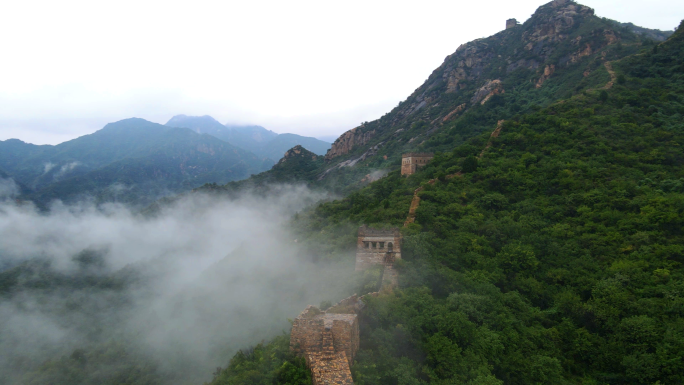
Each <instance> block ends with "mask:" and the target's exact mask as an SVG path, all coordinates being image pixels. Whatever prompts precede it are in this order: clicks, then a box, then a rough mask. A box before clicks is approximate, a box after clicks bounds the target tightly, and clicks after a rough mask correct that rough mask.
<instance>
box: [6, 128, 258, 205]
mask: <svg viewBox="0 0 684 385" xmlns="http://www.w3.org/2000/svg"><path fill="white" fill-rule="evenodd" d="M270 166H271V163H270V162H264V161H263V159H261V158H260V157H258V156H256V155H255V154H253V153H250V152H249V151H245V150H243V149H241V148H238V147H235V146H232V145H230V144H229V143H226V142H225V141H222V140H220V139H218V138H216V137H214V136H211V135H204V134H197V133H196V132H193V131H192V130H190V129H187V128H176V127H168V126H164V125H161V124H157V123H152V122H148V121H146V120H144V119H138V118H131V119H125V120H122V121H119V122H116V123H110V124H107V125H106V126H105V127H104V128H103V129H101V130H99V131H97V132H95V133H93V134H91V135H85V136H82V137H80V138H77V139H74V140H71V141H68V142H65V143H62V144H59V145H56V146H36V145H32V144H28V143H24V142H22V141H19V140H16V139H11V140H6V141H0V167H1V168H2V169H3V170H5V171H6V172H7V174H9V175H10V176H11V177H12V178H13V179H15V180H16V181H17V182H19V183H21V184H23V185H26V186H28V187H29V188H30V189H31V190H33V191H32V192H31V193H30V194H28V197H29V198H32V199H34V200H36V201H38V202H47V201H49V200H52V199H56V198H59V199H67V200H69V199H75V198H76V197H78V196H82V195H86V194H87V195H92V196H95V197H96V198H98V199H100V200H119V201H125V202H140V203H144V202H147V201H149V200H153V199H156V198H159V197H160V196H163V195H167V194H170V193H178V192H180V191H184V190H188V189H191V188H193V187H196V186H199V185H202V184H204V183H219V182H222V183H226V182H229V181H232V180H238V179H243V178H246V177H248V176H249V175H250V174H253V173H258V172H260V171H264V170H266V169H268V168H270Z"/></svg>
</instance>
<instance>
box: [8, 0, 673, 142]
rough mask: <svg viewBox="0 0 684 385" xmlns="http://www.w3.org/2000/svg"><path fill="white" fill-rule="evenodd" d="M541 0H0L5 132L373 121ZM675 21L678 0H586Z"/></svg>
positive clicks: (667, 24)
mask: <svg viewBox="0 0 684 385" xmlns="http://www.w3.org/2000/svg"><path fill="white" fill-rule="evenodd" d="M543 3H544V1H543V0H542V1H538V0H537V1H530V0H518V1H510V0H508V1H467V2H465V1H454V0H452V1H437V0H434V1H431V0H422V1H411V2H403V1H396V0H393V1H370V0H365V1H355V0H348V1H337V2H331V1H320V0H319V1H293V0H290V1H282V0H280V1H255V0H252V1H239V2H238V1H197V0H195V1H185V2H180V1H170V0H165V1H144V0H135V1H127V0H126V1H110V2H105V1H93V0H89V1H72V0H62V1H27V0H23V1H9V0H8V1H4V2H2V4H1V5H0V53H1V55H0V140H4V139H9V138H18V139H21V140H24V141H27V142H30V143H36V144H56V143H60V142H63V141H65V140H69V139H73V138H75V137H78V136H81V135H85V134H89V133H92V132H94V131H97V130H98V129H100V128H102V127H103V126H104V125H105V124H107V123H108V122H113V121H117V120H120V119H125V118H129V117H139V118H144V119H147V120H150V121H153V122H158V123H162V124H163V123H166V121H167V120H168V119H170V118H171V117H172V116H173V115H177V114H186V115H211V116H213V117H214V118H216V119H217V120H218V121H220V122H221V123H250V124H259V125H262V126H264V127H266V128H268V129H271V130H273V131H275V132H279V133H283V132H293V133H298V134H301V135H306V136H316V137H321V136H330V135H339V134H340V133H342V132H344V131H346V130H348V129H350V128H353V127H355V126H357V125H358V124H359V123H361V122H362V121H366V120H373V119H376V118H379V117H380V116H382V115H383V114H384V113H386V112H388V111H389V110H390V109H391V108H392V107H394V106H395V105H396V104H397V103H398V102H399V101H401V100H404V99H405V98H406V97H407V96H409V95H410V94H411V92H413V90H415V89H416V88H417V87H419V86H420V85H421V84H422V83H423V81H425V79H427V77H428V76H429V75H430V73H431V72H432V71H433V70H434V69H435V68H437V67H438V66H439V65H440V64H441V63H442V61H443V60H444V58H445V57H446V56H447V55H449V54H451V53H453V52H454V51H455V50H456V48H457V47H458V46H459V45H460V44H462V43H465V42H468V41H471V40H473V39H476V38H480V37H487V36H490V35H493V34H495V33H497V32H499V31H500V30H502V29H504V26H505V20H506V19H508V18H511V17H514V18H517V19H518V21H520V22H523V21H525V20H527V19H528V18H529V16H530V15H531V14H532V13H533V12H534V11H535V9H536V8H537V7H538V6H540V5H542V4H543ZM580 3H582V4H585V5H587V6H590V7H592V8H594V9H595V11H596V14H597V15H598V16H604V17H608V18H611V19H615V20H619V21H623V22H628V21H631V22H633V23H635V24H637V25H640V26H643V27H647V28H656V29H661V30H672V29H674V27H676V26H677V25H679V22H680V20H681V19H682V18H684V1H681V0H649V1H648V2H646V1H643V0H620V1H618V0H586V1H580Z"/></svg>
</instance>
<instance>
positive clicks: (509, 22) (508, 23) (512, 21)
mask: <svg viewBox="0 0 684 385" xmlns="http://www.w3.org/2000/svg"><path fill="white" fill-rule="evenodd" d="M517 25H518V20H515V19H508V20H506V29H510V28H513V27H515V26H517Z"/></svg>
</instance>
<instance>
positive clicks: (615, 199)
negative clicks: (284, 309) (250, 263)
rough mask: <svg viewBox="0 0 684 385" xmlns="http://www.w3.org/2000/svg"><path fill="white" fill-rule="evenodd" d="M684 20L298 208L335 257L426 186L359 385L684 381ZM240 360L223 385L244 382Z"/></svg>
mask: <svg viewBox="0 0 684 385" xmlns="http://www.w3.org/2000/svg"><path fill="white" fill-rule="evenodd" d="M683 26H684V22H683V23H682V25H681V26H680V28H679V29H678V30H677V31H676V32H675V33H674V34H673V36H672V37H671V38H670V39H669V40H668V41H667V42H665V43H662V44H659V45H657V46H653V47H650V48H649V49H648V51H644V52H641V53H639V54H637V55H633V56H630V57H627V58H625V59H623V60H620V61H616V62H614V63H613V66H612V68H613V69H614V71H615V83H614V84H613V83H608V84H606V86H604V87H600V88H598V89H595V90H585V91H584V92H581V93H579V94H577V95H575V96H574V97H572V98H570V99H565V100H562V101H561V102H559V103H555V104H552V105H549V106H547V107H545V108H540V109H536V110H533V111H530V112H527V113H524V114H521V113H519V114H517V115H513V116H511V118H510V119H508V120H507V121H506V122H504V123H503V124H502V126H501V130H500V132H499V133H498V134H499V135H498V137H491V136H490V134H491V133H492V131H493V130H494V129H495V127H496V125H495V124H492V125H491V126H489V128H488V130H487V131H486V132H483V133H481V134H477V135H474V136H472V137H471V138H470V139H468V140H467V141H465V143H463V144H460V145H458V146H455V147H453V148H452V149H450V150H449V151H444V152H441V153H438V154H437V156H436V157H435V159H434V160H433V161H432V162H431V163H430V164H429V165H428V166H426V167H425V168H423V169H421V170H420V171H419V172H418V173H416V174H414V175H412V176H410V177H408V178H404V177H401V176H400V175H399V174H398V172H397V171H395V172H392V173H390V174H389V175H388V176H387V177H386V178H383V179H380V180H379V181H376V182H373V183H372V184H371V185H370V186H368V187H366V188H364V189H362V190H359V191H357V192H354V193H352V194H350V195H349V196H348V197H346V198H344V199H341V200H338V201H334V202H330V203H324V204H321V205H319V206H318V207H316V208H315V209H313V210H311V211H309V212H306V213H302V214H300V215H299V216H298V217H297V218H296V219H295V220H294V221H293V227H294V228H296V229H298V230H297V231H298V232H299V234H298V239H299V241H300V242H302V243H304V244H307V245H309V246H310V247H312V248H315V249H317V250H320V251H322V252H323V253H324V254H325V252H326V250H328V251H329V250H332V249H335V248H342V249H344V248H349V247H352V246H353V242H354V238H353V234H348V231H349V230H348V229H349V228H350V227H352V228H353V226H355V225H360V224H372V225H375V226H386V225H397V226H398V225H402V224H403V222H404V220H405V219H406V216H407V213H408V211H409V205H410V201H411V199H412V196H413V195H414V191H416V189H417V188H418V187H421V186H422V190H421V191H419V192H418V193H417V194H418V196H419V197H420V206H419V208H418V209H417V211H416V216H415V222H414V223H412V224H409V225H408V226H407V227H404V228H403V230H402V232H403V235H404V240H403V245H402V257H403V261H402V262H401V263H398V264H397V265H395V266H396V268H397V269H398V270H399V272H400V275H399V288H398V289H395V290H394V291H392V292H386V293H384V294H381V295H380V296H378V297H377V298H371V299H369V300H367V308H366V309H365V310H364V312H363V313H362V315H361V337H360V340H361V349H360V351H359V353H358V354H357V358H356V360H355V363H354V365H353V366H352V372H353V374H354V381H355V383H356V384H423V383H434V384H454V383H459V384H460V383H462V384H608V383H610V384H656V383H658V384H679V383H682V382H683V381H684V377H683V373H684V364H683V362H684V361H683V360H682V355H683V354H684V297H683V296H682V293H684V286H683V283H682V282H684V281H683V279H684V268H683V266H682V263H684V247H683V246H682V245H683V244H684V231H683V229H684V221H683V218H684V171H683V170H684V168H683V166H684V154H683V153H682V151H681V148H680V145H679V144H680V143H682V142H684V126H683V125H682V122H681V116H682V114H684V65H683V64H682V63H684V28H682V27H683ZM606 80H608V79H606ZM500 103H502V104H501V106H500V107H501V108H509V107H510V104H509V103H515V100H507V99H503V100H502V101H500ZM428 181H430V183H428ZM345 242H347V243H349V244H346V243H345ZM349 258H353V255H349ZM374 289H375V288H374V287H370V288H368V290H369V291H372V290H374ZM277 344H278V342H277V341H276V342H275V345H274V346H273V347H270V346H268V345H266V346H262V347H260V348H259V349H262V350H265V351H269V349H271V350H275V349H277ZM250 359H251V360H252V361H250V362H252V363H251V364H250V365H255V364H256V362H255V360H257V359H258V356H254V357H250ZM244 360H245V357H244V356H239V357H236V358H234V361H233V363H232V364H231V366H230V368H231V369H230V371H228V370H226V371H224V372H222V373H219V374H218V375H217V376H216V379H215V380H214V381H213V382H212V384H216V385H218V384H243V383H244V384H246V383H248V382H247V381H244V380H242V379H241V377H240V375H242V374H243V372H242V371H240V370H239V368H237V369H236V366H235V364H237V363H239V362H244ZM280 362H283V365H289V364H288V363H287V362H291V361H288V358H283V359H281V361H280ZM241 365H242V367H244V368H247V367H250V366H249V365H247V364H244V363H243V364H241ZM269 365H270V366H271V367H275V366H277V362H275V363H273V362H270V363H269ZM269 381H272V382H269ZM253 383H254V382H253ZM258 383H264V384H265V383H302V384H303V383H306V382H305V380H300V381H299V382H285V381H281V380H278V379H277V378H276V377H275V373H272V374H271V376H270V377H268V378H265V379H263V380H261V382H258Z"/></svg>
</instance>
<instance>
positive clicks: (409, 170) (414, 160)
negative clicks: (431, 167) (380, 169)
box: [401, 152, 435, 175]
mask: <svg viewBox="0 0 684 385" xmlns="http://www.w3.org/2000/svg"><path fill="white" fill-rule="evenodd" d="M434 157H435V155H434V154H432V153H429V152H409V153H408V154H402V155H401V175H411V174H414V173H415V172H416V170H418V167H423V166H425V165H426V164H428V163H429V162H430V161H431V160H432V158H434Z"/></svg>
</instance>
